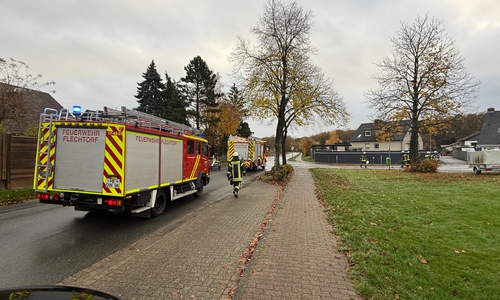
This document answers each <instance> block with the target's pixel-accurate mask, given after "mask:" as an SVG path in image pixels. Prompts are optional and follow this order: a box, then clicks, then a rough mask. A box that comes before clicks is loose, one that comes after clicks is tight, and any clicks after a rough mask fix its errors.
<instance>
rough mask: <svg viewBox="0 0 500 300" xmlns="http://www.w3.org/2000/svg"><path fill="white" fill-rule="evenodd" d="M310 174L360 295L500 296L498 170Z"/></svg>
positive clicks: (324, 171)
mask: <svg viewBox="0 0 500 300" xmlns="http://www.w3.org/2000/svg"><path fill="white" fill-rule="evenodd" d="M312 172H313V175H314V178H315V181H316V182H317V184H318V187H319V188H320V189H321V191H322V195H323V198H324V201H325V203H326V204H327V208H326V209H327V211H328V216H329V220H330V222H331V223H332V224H333V225H334V234H335V235H337V236H339V250H341V251H343V252H345V253H346V255H347V257H348V260H349V262H350V266H349V269H348V272H349V274H350V275H351V278H352V279H353V282H354V284H355V285H356V287H357V289H358V291H359V293H360V294H361V295H363V296H364V297H365V298H366V299H495V298H498V297H500V284H498V281H499V279H500V175H498V174H481V175H479V176H478V175H475V174H473V173H463V174H462V173H460V174H459V173H434V174H419V173H407V172H402V171H399V170H393V171H389V170H346V169H313V170H312Z"/></svg>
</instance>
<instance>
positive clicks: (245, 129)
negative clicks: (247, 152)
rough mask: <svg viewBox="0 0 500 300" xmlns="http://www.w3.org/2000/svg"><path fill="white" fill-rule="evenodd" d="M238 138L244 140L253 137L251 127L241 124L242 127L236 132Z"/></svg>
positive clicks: (244, 123) (245, 123)
mask: <svg viewBox="0 0 500 300" xmlns="http://www.w3.org/2000/svg"><path fill="white" fill-rule="evenodd" d="M236 135H237V136H241V137H244V138H248V137H249V136H251V135H252V131H251V130H250V126H249V125H248V123H247V122H243V121H241V122H240V127H239V128H238V130H237V131H236Z"/></svg>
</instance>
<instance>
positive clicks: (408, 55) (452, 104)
mask: <svg viewBox="0 0 500 300" xmlns="http://www.w3.org/2000/svg"><path fill="white" fill-rule="evenodd" d="M391 43H392V52H391V55H390V56H389V57H386V58H384V59H382V61H380V62H378V63H377V64H376V65H377V67H378V68H379V70H380V71H379V73H378V74H377V75H376V76H375V79H376V80H377V82H378V84H379V87H378V89H376V90H370V91H368V92H367V93H366V98H367V102H368V105H369V106H370V108H371V109H372V112H373V116H372V117H373V119H379V120H381V121H382V122H383V124H385V128H382V131H383V132H384V131H385V132H387V133H388V135H391V134H394V132H393V131H397V130H398V128H399V130H400V129H401V128H402V124H403V121H404V120H409V121H410V128H411V129H410V131H411V138H410V158H411V160H412V162H416V161H417V160H418V136H419V133H421V134H422V133H426V134H436V133H437V132H438V131H440V130H441V129H442V128H443V127H444V126H446V125H447V124H448V122H449V118H450V117H453V116H456V115H458V114H460V113H463V112H464V111H466V110H467V109H470V108H471V107H472V103H473V102H474V101H475V100H476V97H477V96H476V94H477V91H478V87H479V83H478V82H476V81H474V77H473V76H472V75H470V74H469V73H467V72H466V69H465V67H464V64H463V62H464V60H463V59H462V58H461V57H460V52H459V50H458V48H457V47H456V45H455V42H454V41H453V40H451V39H450V38H449V37H448V35H447V34H446V33H445V29H444V26H443V22H442V21H438V20H436V19H434V18H432V19H429V18H428V17H427V15H426V16H424V17H423V18H422V17H417V19H416V21H415V22H414V23H413V24H411V25H409V24H406V23H402V24H401V30H400V31H399V32H398V33H397V34H396V36H395V37H393V38H392V39H391Z"/></svg>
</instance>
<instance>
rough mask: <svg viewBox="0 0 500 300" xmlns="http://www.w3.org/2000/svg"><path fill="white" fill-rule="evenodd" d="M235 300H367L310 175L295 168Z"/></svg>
mask: <svg viewBox="0 0 500 300" xmlns="http://www.w3.org/2000/svg"><path fill="white" fill-rule="evenodd" d="M294 172H295V173H294V175H293V178H292V180H291V182H290V183H289V184H288V185H287V187H286V188H285V191H284V193H283V195H282V198H281V199H280V202H279V203H278V208H277V211H276V212H275V213H274V215H273V217H272V219H271V222H269V225H268V226H267V229H266V233H265V235H264V237H263V238H262V239H261V241H260V242H259V246H258V248H257V251H256V254H254V257H253V260H254V261H252V264H253V265H252V266H251V267H250V268H249V270H247V272H245V275H244V277H243V279H242V281H241V282H240V284H239V286H238V290H237V291H236V295H235V297H234V299H361V298H360V297H359V296H358V295H357V293H356V291H355V290H354V288H353V287H352V285H351V282H350V280H349V279H348V278H347V273H346V267H347V266H346V261H345V258H344V257H343V256H342V255H341V254H339V253H338V252H337V247H336V239H335V237H334V236H333V235H332V234H331V233H330V230H331V229H330V227H329V225H328V223H327V221H326V218H325V213H324V208H323V206H322V205H321V204H320V203H319V201H318V200H317V198H316V197H315V194H314V189H315V187H314V181H313V178H312V175H311V174H310V172H309V170H308V169H306V168H295V171H294Z"/></svg>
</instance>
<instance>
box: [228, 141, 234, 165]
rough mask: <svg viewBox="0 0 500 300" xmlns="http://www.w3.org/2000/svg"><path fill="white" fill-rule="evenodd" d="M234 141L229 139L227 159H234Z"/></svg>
mask: <svg viewBox="0 0 500 300" xmlns="http://www.w3.org/2000/svg"><path fill="white" fill-rule="evenodd" d="M233 153H234V141H227V160H228V161H231V160H233Z"/></svg>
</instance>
